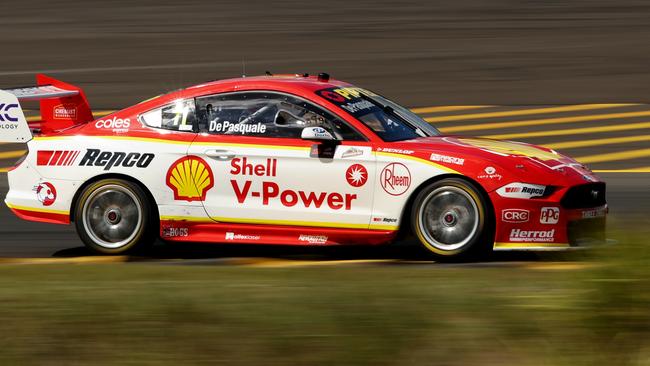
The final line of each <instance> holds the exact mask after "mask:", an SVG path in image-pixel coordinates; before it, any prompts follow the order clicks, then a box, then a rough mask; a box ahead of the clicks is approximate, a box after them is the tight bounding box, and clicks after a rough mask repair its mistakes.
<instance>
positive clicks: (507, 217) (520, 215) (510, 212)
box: [501, 208, 530, 223]
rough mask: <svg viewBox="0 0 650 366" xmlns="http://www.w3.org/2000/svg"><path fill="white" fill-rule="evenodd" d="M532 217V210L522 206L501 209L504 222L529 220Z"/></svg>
mask: <svg viewBox="0 0 650 366" xmlns="http://www.w3.org/2000/svg"><path fill="white" fill-rule="evenodd" d="M529 219H530V211H528V210H523V209H520V208H510V209H507V210H503V211H501V220H502V221H504V222H514V223H518V222H528V220H529Z"/></svg>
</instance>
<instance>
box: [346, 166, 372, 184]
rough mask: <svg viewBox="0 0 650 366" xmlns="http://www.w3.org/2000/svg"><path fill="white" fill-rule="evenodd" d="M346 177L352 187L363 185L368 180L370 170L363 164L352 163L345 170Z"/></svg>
mask: <svg viewBox="0 0 650 366" xmlns="http://www.w3.org/2000/svg"><path fill="white" fill-rule="evenodd" d="M345 179H347V181H348V184H349V185H351V186H352V187H361V186H363V185H364V184H366V182H367V181H368V170H366V167H364V166H363V165H361V164H354V165H351V166H350V167H349V168H348V170H347V171H346V172H345Z"/></svg>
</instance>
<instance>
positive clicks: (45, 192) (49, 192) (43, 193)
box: [34, 182, 56, 206]
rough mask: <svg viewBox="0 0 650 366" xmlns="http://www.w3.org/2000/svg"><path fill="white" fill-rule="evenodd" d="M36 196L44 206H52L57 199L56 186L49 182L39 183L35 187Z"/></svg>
mask: <svg viewBox="0 0 650 366" xmlns="http://www.w3.org/2000/svg"><path fill="white" fill-rule="evenodd" d="M34 191H35V192H36V198H37V199H38V201H39V202H40V203H42V204H43V206H52V204H53V203H54V201H56V188H54V186H53V185H52V183H49V182H42V183H39V184H38V185H37V186H35V187H34Z"/></svg>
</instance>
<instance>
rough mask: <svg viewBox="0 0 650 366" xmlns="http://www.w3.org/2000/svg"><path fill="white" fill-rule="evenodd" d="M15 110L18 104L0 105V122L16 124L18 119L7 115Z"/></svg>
mask: <svg viewBox="0 0 650 366" xmlns="http://www.w3.org/2000/svg"><path fill="white" fill-rule="evenodd" d="M15 108H18V104H4V103H0V122H18V118H16V117H13V116H12V115H11V114H10V113H9V110H11V109H15Z"/></svg>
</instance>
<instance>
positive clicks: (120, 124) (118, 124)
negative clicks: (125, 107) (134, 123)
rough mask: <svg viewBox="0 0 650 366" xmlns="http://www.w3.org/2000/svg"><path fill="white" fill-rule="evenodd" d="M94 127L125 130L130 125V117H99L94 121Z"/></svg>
mask: <svg viewBox="0 0 650 366" xmlns="http://www.w3.org/2000/svg"><path fill="white" fill-rule="evenodd" d="M95 127H97V128H107V129H111V130H126V129H128V128H129V127H131V119H129V118H124V119H122V118H117V117H113V118H109V119H100V120H99V121H97V122H95Z"/></svg>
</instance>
